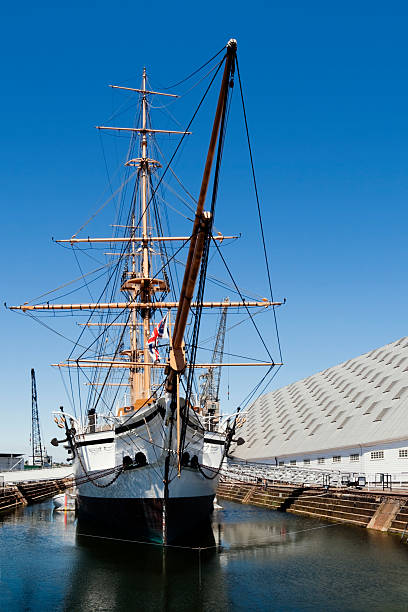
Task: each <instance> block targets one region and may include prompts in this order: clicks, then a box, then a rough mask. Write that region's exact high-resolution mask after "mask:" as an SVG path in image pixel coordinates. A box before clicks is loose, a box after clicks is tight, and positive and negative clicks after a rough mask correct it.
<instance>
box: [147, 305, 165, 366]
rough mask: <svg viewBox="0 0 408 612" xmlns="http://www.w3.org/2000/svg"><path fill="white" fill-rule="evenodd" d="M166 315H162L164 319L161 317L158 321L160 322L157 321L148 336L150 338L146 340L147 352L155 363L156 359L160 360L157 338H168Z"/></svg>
mask: <svg viewBox="0 0 408 612" xmlns="http://www.w3.org/2000/svg"><path fill="white" fill-rule="evenodd" d="M167 316H168V315H166V316H165V317H164V319H162V320H161V321H160V323H158V324H157V325H156V327H155V328H154V330H153V333H152V335H151V336H150V338H149V339H148V341H147V344H148V347H149V352H150V356H151V358H152V361H153V363H155V362H156V361H160V354H159V351H158V348H157V340H158V339H159V338H168V337H169V329H168V322H167Z"/></svg>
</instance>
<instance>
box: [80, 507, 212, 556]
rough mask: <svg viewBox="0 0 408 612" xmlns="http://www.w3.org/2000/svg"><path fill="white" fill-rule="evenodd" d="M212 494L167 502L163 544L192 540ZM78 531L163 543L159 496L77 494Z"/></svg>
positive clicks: (202, 524)
mask: <svg viewBox="0 0 408 612" xmlns="http://www.w3.org/2000/svg"><path fill="white" fill-rule="evenodd" d="M213 500H214V495H208V496H204V497H179V498H172V499H169V500H168V502H167V523H166V524H167V544H176V543H181V542H183V543H187V542H188V541H190V542H191V545H192V544H193V543H194V542H193V541H194V540H195V539H196V537H197V535H198V533H197V532H198V531H199V530H200V527H203V528H204V527H205V528H206V527H208V523H209V520H210V516H211V513H212V511H213ZM78 534H79V535H87V534H89V535H98V536H99V537H106V538H118V539H123V540H131V541H139V542H154V543H157V544H163V499H147V498H146V499H132V498H130V499H123V498H119V499H118V498H100V497H85V496H81V495H79V496H78Z"/></svg>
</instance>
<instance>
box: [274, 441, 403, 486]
mask: <svg viewBox="0 0 408 612" xmlns="http://www.w3.org/2000/svg"><path fill="white" fill-rule="evenodd" d="M381 454H383V456H381ZM334 458H335V460H334ZM338 458H340V460H339V459H338ZM276 461H277V463H278V465H285V466H290V465H296V467H310V468H318V469H327V470H339V471H341V472H351V473H354V472H355V473H361V474H370V475H375V474H400V473H406V480H408V439H406V440H402V441H399V442H393V443H388V444H376V445H370V446H356V447H354V448H345V449H332V450H326V451H322V452H315V453H310V454H308V453H302V454H298V455H289V456H281V457H276ZM265 462H267V463H272V464H275V458H274V459H273V460H271V459H270V458H268V459H267V460H265ZM293 462H295V463H293Z"/></svg>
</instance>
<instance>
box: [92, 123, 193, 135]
mask: <svg viewBox="0 0 408 612" xmlns="http://www.w3.org/2000/svg"><path fill="white" fill-rule="evenodd" d="M95 127H96V129H97V130H118V131H119V132H139V133H140V132H141V133H143V134H146V133H147V132H149V133H152V134H191V133H192V132H181V131H179V130H153V129H152V128H147V127H143V128H128V127H111V126H108V125H96V126H95Z"/></svg>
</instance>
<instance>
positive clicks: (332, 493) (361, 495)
mask: <svg viewBox="0 0 408 612" xmlns="http://www.w3.org/2000/svg"><path fill="white" fill-rule="evenodd" d="M217 496H218V497H219V498H220V499H228V500H230V501H234V502H238V503H242V504H251V505H254V506H259V507H261V508H269V509H271V510H278V511H281V512H291V513H293V514H299V515H303V516H308V517H311V518H317V519H324V520H328V521H334V522H339V523H346V524H349V525H356V526H359V527H365V528H369V529H375V530H377V531H384V532H389V533H398V534H401V535H403V534H405V535H407V536H408V494H407V493H406V492H405V491H396V492H384V491H378V492H377V491H365V490H358V489H356V490H350V489H349V488H344V489H343V488H337V487H336V488H327V487H310V486H306V487H305V486H298V485H297V486H296V485H290V484H287V485H285V484H269V483H268V485H267V486H265V484H263V483H257V484H253V483H243V482H240V481H234V480H232V479H226V478H224V479H222V480H221V481H220V484H219V486H218V491H217Z"/></svg>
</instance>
